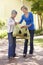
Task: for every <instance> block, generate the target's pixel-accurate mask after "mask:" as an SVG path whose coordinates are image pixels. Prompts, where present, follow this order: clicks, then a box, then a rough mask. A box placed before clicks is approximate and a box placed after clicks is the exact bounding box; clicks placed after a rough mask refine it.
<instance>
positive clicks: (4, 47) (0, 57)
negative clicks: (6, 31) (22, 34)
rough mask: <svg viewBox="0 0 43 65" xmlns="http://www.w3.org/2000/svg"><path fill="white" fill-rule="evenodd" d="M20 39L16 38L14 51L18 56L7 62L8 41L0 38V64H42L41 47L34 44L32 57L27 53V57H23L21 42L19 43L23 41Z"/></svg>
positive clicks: (42, 49) (42, 54)
mask: <svg viewBox="0 0 43 65" xmlns="http://www.w3.org/2000/svg"><path fill="white" fill-rule="evenodd" d="M20 41H21V40H19V41H18V40H17V48H16V53H17V55H18V57H17V58H15V59H13V60H12V61H10V62H9V60H8V58H7V52H8V41H7V40H5V39H3V40H0V65H43V48H41V47H39V46H35V50H34V55H33V56H32V57H29V56H28V55H27V58H23V57H22V53H23V44H20V43H23V41H21V42H20ZM28 48H29V47H28ZM28 51H29V49H28ZM28 54H29V53H28Z"/></svg>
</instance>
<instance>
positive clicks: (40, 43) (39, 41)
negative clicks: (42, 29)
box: [34, 39, 43, 47]
mask: <svg viewBox="0 0 43 65" xmlns="http://www.w3.org/2000/svg"><path fill="white" fill-rule="evenodd" d="M34 44H35V45H38V46H41V47H43V39H34Z"/></svg>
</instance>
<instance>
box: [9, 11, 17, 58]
mask: <svg viewBox="0 0 43 65" xmlns="http://www.w3.org/2000/svg"><path fill="white" fill-rule="evenodd" d="M16 15H17V12H16V11H15V10H12V12H11V17H10V18H9V19H8V41H9V48H8V58H9V59H12V58H13V57H15V56H16V53H15V48H16V37H13V35H12V33H13V29H14V26H15V24H16V23H15V17H16Z"/></svg>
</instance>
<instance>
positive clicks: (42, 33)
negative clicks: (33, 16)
mask: <svg viewBox="0 0 43 65" xmlns="http://www.w3.org/2000/svg"><path fill="white" fill-rule="evenodd" d="M35 35H43V29H42V30H36V31H35Z"/></svg>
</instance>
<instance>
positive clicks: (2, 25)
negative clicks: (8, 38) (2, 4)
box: [0, 20, 5, 29]
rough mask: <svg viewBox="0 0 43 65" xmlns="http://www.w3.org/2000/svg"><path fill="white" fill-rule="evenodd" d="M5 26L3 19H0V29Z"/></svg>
mask: <svg viewBox="0 0 43 65" xmlns="http://www.w3.org/2000/svg"><path fill="white" fill-rule="evenodd" d="M4 26H5V21H2V20H0V29H2V28H3V27H4Z"/></svg>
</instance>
